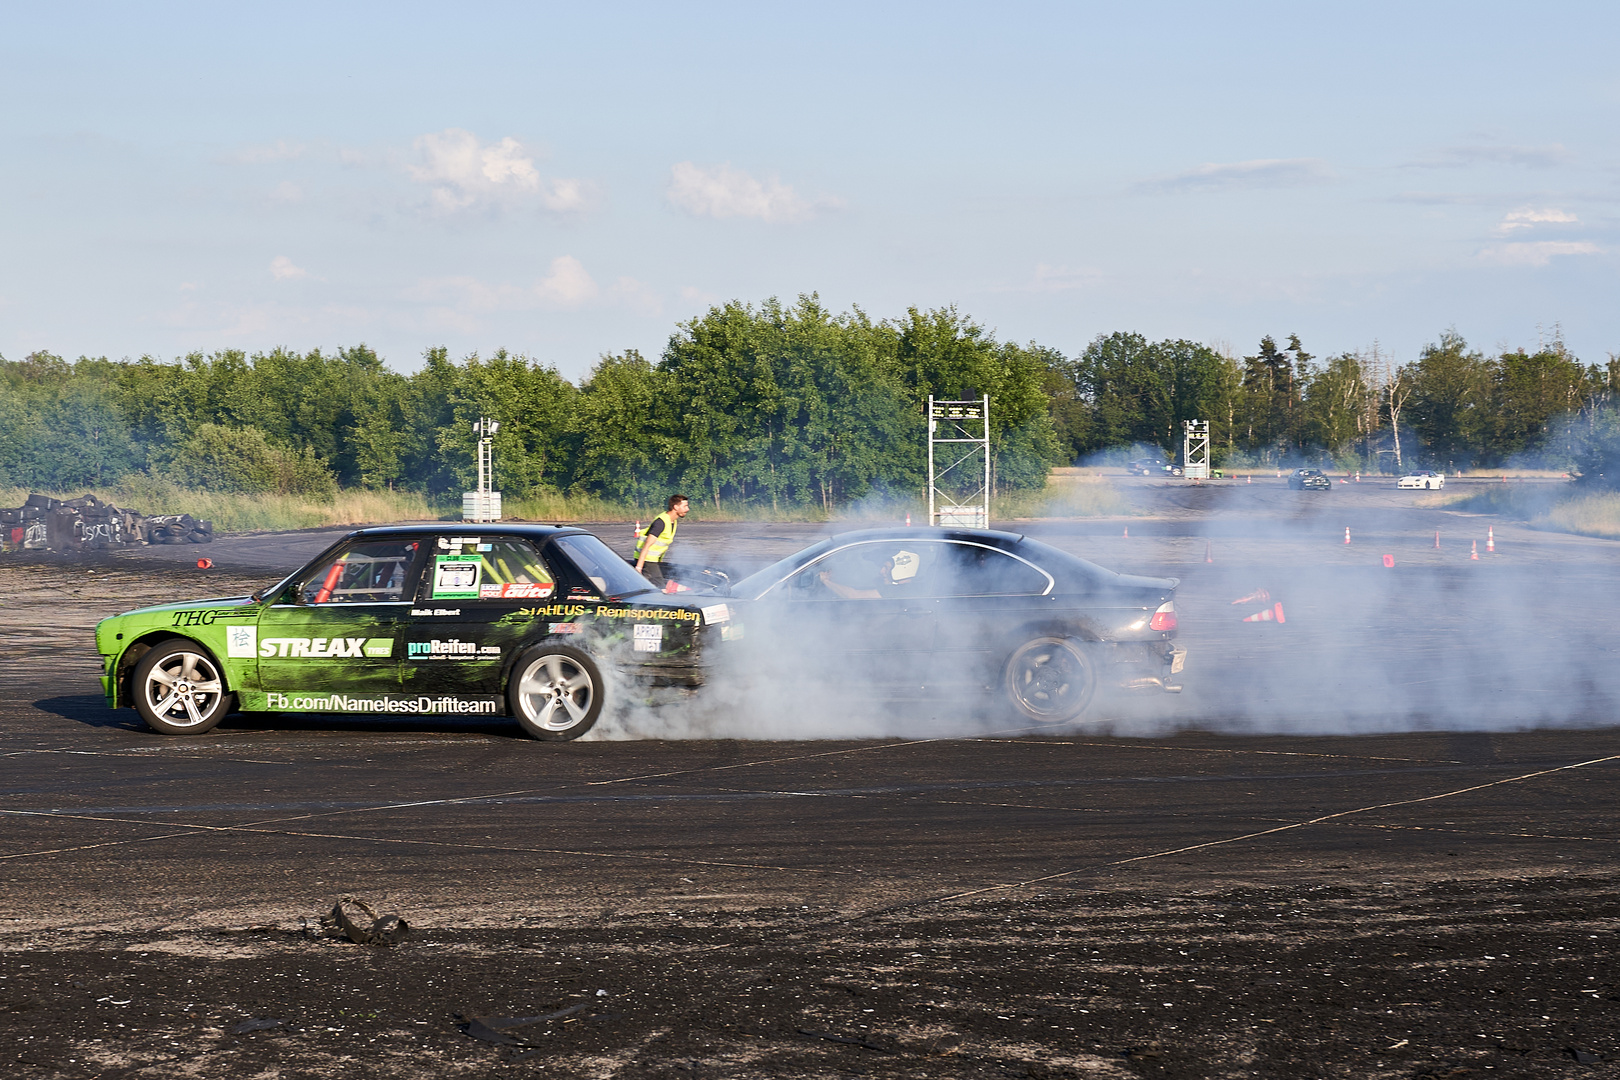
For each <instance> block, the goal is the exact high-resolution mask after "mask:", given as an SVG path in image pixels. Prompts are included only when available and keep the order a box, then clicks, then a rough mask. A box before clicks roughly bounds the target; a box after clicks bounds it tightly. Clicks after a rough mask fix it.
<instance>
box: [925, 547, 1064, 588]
mask: <svg viewBox="0 0 1620 1080" xmlns="http://www.w3.org/2000/svg"><path fill="white" fill-rule="evenodd" d="M940 546H941V547H942V548H943V552H942V554H943V555H944V558H942V559H941V560H940V563H941V565H940V568H939V569H940V572H939V573H938V574H937V575H936V576H935V583H936V586H937V587H936V589H935V590H934V591H932V592H931V593H930V595H933V596H1039V595H1040V594H1042V593H1044V592H1046V590H1047V588H1048V586H1050V585H1051V580H1050V579H1049V578H1048V577H1047V576H1046V575H1045V574H1044V573H1042V572H1041V571H1039V570H1037V569H1035V567H1033V566H1031V565H1030V564H1029V563H1027V562H1024V561H1023V560H1022V559H1015V558H1013V557H1012V556H1011V555H1008V554H1007V553H1005V552H1002V551H996V550H995V549H994V548H987V547H979V546H977V545H975V544H942V545H940Z"/></svg>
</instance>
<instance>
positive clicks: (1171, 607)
mask: <svg viewBox="0 0 1620 1080" xmlns="http://www.w3.org/2000/svg"><path fill="white" fill-rule="evenodd" d="M1175 628H1176V602H1175V601H1174V600H1166V601H1165V602H1164V603H1162V604H1160V605H1159V610H1157V611H1155V612H1154V613H1153V621H1152V622H1149V623H1148V629H1149V630H1174V629H1175Z"/></svg>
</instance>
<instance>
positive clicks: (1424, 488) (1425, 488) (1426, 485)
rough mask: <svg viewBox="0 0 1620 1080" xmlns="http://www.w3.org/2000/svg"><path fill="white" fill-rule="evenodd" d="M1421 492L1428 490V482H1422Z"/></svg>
mask: <svg viewBox="0 0 1620 1080" xmlns="http://www.w3.org/2000/svg"><path fill="white" fill-rule="evenodd" d="M1423 490H1424V491H1428V490H1429V482H1428V481H1427V480H1425V481H1423Z"/></svg>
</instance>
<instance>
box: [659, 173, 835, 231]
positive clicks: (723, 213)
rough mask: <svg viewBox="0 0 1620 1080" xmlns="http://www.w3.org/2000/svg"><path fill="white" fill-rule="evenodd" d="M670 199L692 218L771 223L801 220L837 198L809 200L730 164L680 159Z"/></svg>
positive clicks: (671, 180)
mask: <svg viewBox="0 0 1620 1080" xmlns="http://www.w3.org/2000/svg"><path fill="white" fill-rule="evenodd" d="M668 194H669V202H670V205H672V206H674V207H675V208H676V209H678V210H682V211H684V212H685V213H688V214H691V215H692V216H693V217H712V218H733V217H743V218H757V219H758V220H760V221H767V222H772V223H778V222H791V221H804V220H806V219H808V218H810V217H812V216H813V215H814V214H815V213H816V211H817V210H820V209H831V208H834V207H836V206H838V205H839V203H838V200H836V199H830V198H823V199H816V200H809V199H805V198H803V197H801V196H800V195H799V194H798V192H796V191H794V190H793V189H792V188H791V187H789V186H788V185H786V184H784V183H782V182H781V181H780V180H779V179H777V178H776V177H774V176H773V177H770V178H769V179H768V180H765V181H760V180H756V179H755V178H754V177H752V176H750V175H749V174H748V173H746V172H743V171H742V170H741V169H733V168H732V167H731V166H730V164H725V165H716V166H712V167H710V168H703V167H702V166H699V165H695V164H693V163H692V162H690V161H682V162H680V163H679V164H677V165H675V166H674V167H673V168H671V169H670V176H669V192H668Z"/></svg>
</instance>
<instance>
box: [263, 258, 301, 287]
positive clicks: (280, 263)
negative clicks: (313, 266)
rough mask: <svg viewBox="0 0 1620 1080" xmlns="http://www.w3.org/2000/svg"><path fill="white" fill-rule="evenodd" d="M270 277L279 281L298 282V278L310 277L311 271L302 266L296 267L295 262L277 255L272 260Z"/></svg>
mask: <svg viewBox="0 0 1620 1080" xmlns="http://www.w3.org/2000/svg"><path fill="white" fill-rule="evenodd" d="M270 276H271V277H273V278H275V279H276V280H277V281H296V280H297V279H298V278H302V277H309V271H308V270H305V269H304V268H303V267H301V266H294V265H293V261H292V260H291V259H289V258H287V256H285V255H277V256H276V257H275V258H273V259H271V260H270Z"/></svg>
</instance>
